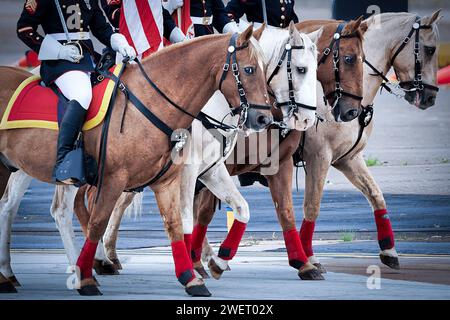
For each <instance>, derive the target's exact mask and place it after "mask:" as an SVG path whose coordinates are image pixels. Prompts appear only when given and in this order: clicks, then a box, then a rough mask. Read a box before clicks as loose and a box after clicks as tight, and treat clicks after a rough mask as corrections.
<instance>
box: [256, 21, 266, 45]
mask: <svg viewBox="0 0 450 320" xmlns="http://www.w3.org/2000/svg"><path fill="white" fill-rule="evenodd" d="M265 29H266V23H265V22H264V23H263V24H262V25H261V27H260V28H259V29H257V30H255V31H254V32H253V38H255V39H256V40H258V41H259V39H261V36H262V34H263V31H264V30H265Z"/></svg>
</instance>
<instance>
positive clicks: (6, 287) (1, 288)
mask: <svg viewBox="0 0 450 320" xmlns="http://www.w3.org/2000/svg"><path fill="white" fill-rule="evenodd" d="M0 293H17V289H16V287H15V286H14V284H13V283H12V282H11V281H5V282H2V283H0Z"/></svg>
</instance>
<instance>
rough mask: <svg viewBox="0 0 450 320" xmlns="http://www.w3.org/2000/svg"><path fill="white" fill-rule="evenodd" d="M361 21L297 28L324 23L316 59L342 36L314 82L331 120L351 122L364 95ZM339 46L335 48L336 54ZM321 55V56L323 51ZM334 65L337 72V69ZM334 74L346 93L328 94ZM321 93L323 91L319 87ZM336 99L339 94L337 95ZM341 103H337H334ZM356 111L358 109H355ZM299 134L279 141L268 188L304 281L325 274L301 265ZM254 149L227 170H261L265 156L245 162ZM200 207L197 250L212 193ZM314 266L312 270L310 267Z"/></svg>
mask: <svg viewBox="0 0 450 320" xmlns="http://www.w3.org/2000/svg"><path fill="white" fill-rule="evenodd" d="M361 21H362V19H359V20H357V21H351V22H349V23H348V24H346V25H342V26H341V23H340V22H336V21H309V22H304V23H300V24H298V25H297V28H298V29H299V30H300V31H301V30H302V29H305V28H306V27H309V28H315V29H316V30H317V29H318V28H320V27H323V32H322V35H321V37H320V39H319V42H318V49H319V60H321V59H322V58H321V55H320V52H326V53H328V54H329V53H330V52H328V50H327V48H329V47H330V43H331V44H334V41H335V40H336V39H337V38H339V37H338V36H336V33H338V34H339V35H340V36H341V37H340V40H341V41H340V43H338V44H337V46H334V45H331V47H332V50H333V51H335V53H334V57H335V58H337V59H339V61H340V62H339V65H336V64H335V63H334V61H333V59H331V58H329V59H325V62H324V63H321V64H319V67H318V70H317V77H318V80H319V82H320V84H321V86H322V88H323V92H325V93H327V97H328V99H327V100H328V102H329V104H330V105H331V106H334V109H333V110H332V111H333V116H330V117H332V119H333V118H334V119H339V118H340V119H346V120H350V117H351V116H350V115H349V113H351V114H352V116H356V115H357V114H358V113H359V109H360V100H359V99H358V96H362V83H363V56H364V53H363V47H362V37H363V33H364V30H362V29H360V23H361ZM337 50H339V52H336V51H337ZM322 57H323V55H322ZM336 69H338V71H336ZM336 72H339V77H340V88H341V89H342V90H345V92H347V93H348V94H347V95H341V96H339V95H334V94H330V93H333V92H335V90H337V88H338V85H336V82H335V80H336V78H335V76H336ZM319 91H321V90H319ZM339 97H340V98H339ZM322 98H323V97H322V96H318V97H317V102H318V103H320V101H322V100H323V99H322ZM337 106H339V107H337ZM354 110H356V112H355V111H354ZM300 136H301V133H300V132H297V131H291V132H290V133H289V134H288V135H287V136H286V137H285V138H284V139H283V140H282V141H281V143H280V144H279V146H278V149H279V161H280V163H279V170H278V171H277V172H276V173H275V174H273V173H271V174H269V175H267V178H268V179H269V185H270V187H271V192H272V198H273V201H274V204H275V208H276V211H277V214H278V218H279V220H280V223H281V225H282V228H283V234H284V238H285V242H286V247H287V249H288V257H289V264H290V265H291V266H292V267H293V268H295V269H297V270H298V275H299V277H300V278H301V279H304V280H321V279H323V276H322V275H321V274H320V272H317V270H316V272H315V273H314V272H310V273H309V274H304V273H303V272H302V271H303V268H304V267H305V266H308V267H309V266H310V265H311V264H310V263H309V262H308V258H307V257H306V255H305V253H304V251H303V248H302V245H301V242H300V238H299V234H298V232H297V230H296V226H295V220H294V212H293V209H292V190H291V189H292V188H291V186H292V171H293V161H292V155H293V154H294V152H295V150H296V149H297V148H298V145H299V142H300ZM252 152H253V153H254V152H256V151H254V150H253V149H251V150H246V152H244V153H243V154H238V152H235V154H234V155H232V156H231V157H233V156H235V157H237V158H238V159H234V161H232V163H228V161H227V168H228V171H229V172H230V173H231V174H232V175H236V174H240V173H243V172H249V171H253V172H258V171H264V170H265V160H266V159H258V160H259V162H258V164H252V165H249V164H248V163H249V161H248V159H249V158H251V157H254V156H255V155H253V154H251V153H252ZM197 203H198V204H197V205H198V220H197V225H196V227H195V228H196V229H199V230H201V231H202V232H197V233H194V239H193V243H194V244H197V246H198V247H195V246H193V248H192V251H195V250H199V249H200V250H201V245H202V241H203V238H204V236H205V233H206V229H207V226H208V224H209V223H210V221H211V219H212V217H213V215H214V211H215V208H216V204H217V201H216V199H215V197H214V196H213V194H212V193H211V192H210V191H209V190H206V189H204V190H203V191H202V192H201V193H200V195H199V197H198V198H197ZM216 260H217V258H216V257H215V256H212V258H211V260H210V262H209V264H208V265H209V266H210V267H212V266H214V264H216V262H215V261H216ZM194 266H195V268H196V270H198V271H199V272H201V271H202V270H203V267H202V263H201V261H200V258H199V257H198V258H197V259H195V260H194ZM314 270H315V269H314Z"/></svg>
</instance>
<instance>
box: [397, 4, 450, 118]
mask: <svg viewBox="0 0 450 320" xmlns="http://www.w3.org/2000/svg"><path fill="white" fill-rule="evenodd" d="M441 18H442V15H441V10H438V11H436V12H435V13H433V14H432V15H431V16H428V17H425V18H422V19H420V20H419V19H417V18H416V16H415V15H414V16H411V17H410V19H408V23H405V24H403V25H401V26H399V28H400V29H401V30H402V31H401V32H402V36H401V39H402V40H403V39H404V37H406V36H408V34H409V33H410V32H413V34H412V35H411V36H408V38H409V39H410V40H409V41H408V43H406V44H405V46H404V47H403V48H402V50H401V51H399V48H400V46H401V44H395V46H394V47H393V48H392V56H391V59H392V65H393V67H394V70H395V72H396V74H397V77H398V80H399V81H400V86H401V87H402V88H403V89H404V90H405V99H406V101H408V102H409V103H410V104H412V105H415V106H416V107H418V108H420V109H423V110H424V109H427V108H429V107H432V106H433V105H434V104H435V102H436V95H437V87H436V85H437V69H438V52H437V45H438V40H439V32H438V27H437V22H438V21H439V20H440V19H441ZM417 27H418V28H419V29H415V28H417ZM413 30H414V31H413ZM415 30H417V31H415ZM397 32H399V31H397ZM416 32H417V33H418V38H416ZM402 43H404V42H402Z"/></svg>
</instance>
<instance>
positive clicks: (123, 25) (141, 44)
mask: <svg viewBox="0 0 450 320" xmlns="http://www.w3.org/2000/svg"><path fill="white" fill-rule="evenodd" d="M119 30H120V33H122V34H123V35H124V36H125V37H126V38H127V40H128V43H129V44H130V45H132V46H133V47H134V49H135V50H136V52H137V54H138V55H140V56H142V58H144V57H146V56H148V55H149V54H151V53H153V52H156V51H157V50H158V49H159V48H160V47H162V45H163V41H162V40H163V15H162V7H161V0H123V1H122V6H121V9H120V22H119Z"/></svg>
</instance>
